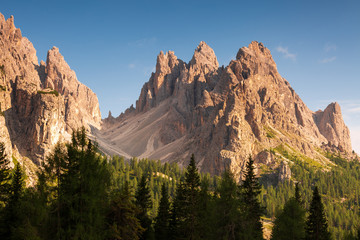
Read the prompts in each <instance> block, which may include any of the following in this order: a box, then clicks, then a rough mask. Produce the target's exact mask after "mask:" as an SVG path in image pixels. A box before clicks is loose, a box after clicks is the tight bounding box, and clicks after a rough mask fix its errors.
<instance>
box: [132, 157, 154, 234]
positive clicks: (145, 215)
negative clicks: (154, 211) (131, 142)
mask: <svg viewBox="0 0 360 240" xmlns="http://www.w3.org/2000/svg"><path fill="white" fill-rule="evenodd" d="M135 162H136V160H135ZM135 203H136V206H137V207H138V209H139V213H138V214H137V217H138V219H139V220H140V223H141V227H142V228H144V229H145V231H144V233H143V235H142V236H141V238H140V239H151V238H153V229H152V226H151V223H152V221H151V219H150V216H149V211H150V209H151V208H152V201H151V194H150V189H149V187H148V186H147V181H146V176H145V174H143V175H142V177H141V180H140V182H139V184H138V187H137V190H136V193H135Z"/></svg>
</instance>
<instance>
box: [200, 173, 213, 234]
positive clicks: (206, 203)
mask: <svg viewBox="0 0 360 240" xmlns="http://www.w3.org/2000/svg"><path fill="white" fill-rule="evenodd" d="M209 187H210V179H209V176H205V177H203V178H202V179H201V188H200V189H201V190H200V196H199V215H198V219H199V232H200V239H209V240H210V239H214V237H215V232H216V230H215V229H216V226H215V219H214V211H215V202H214V198H213V197H212V195H211V193H210V189H209Z"/></svg>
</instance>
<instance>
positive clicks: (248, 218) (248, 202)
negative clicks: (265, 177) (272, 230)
mask: <svg viewBox="0 0 360 240" xmlns="http://www.w3.org/2000/svg"><path fill="white" fill-rule="evenodd" d="M254 168H255V166H254V160H253V159H252V158H251V157H250V158H249V161H248V162H247V164H246V173H245V180H244V181H243V184H242V186H241V192H242V196H243V204H244V209H243V210H244V214H243V216H244V220H243V221H242V224H243V226H242V227H243V234H242V238H243V239H263V232H262V223H261V220H260V216H261V214H262V211H263V209H262V207H261V206H260V202H259V199H258V196H259V194H260V192H261V187H260V184H259V181H258V179H257V178H256V176H255V172H254Z"/></svg>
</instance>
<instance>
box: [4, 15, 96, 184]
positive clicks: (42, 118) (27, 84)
mask: <svg viewBox="0 0 360 240" xmlns="http://www.w3.org/2000/svg"><path fill="white" fill-rule="evenodd" d="M0 66H1V68H0V85H1V86H0V107H1V112H2V114H1V115H0V133H1V136H0V141H2V142H4V143H5V145H6V151H7V155H8V156H9V157H10V159H12V158H11V156H14V157H15V158H17V159H18V161H20V162H21V163H22V162H23V163H24V164H25V165H27V168H26V169H27V171H33V170H34V169H36V167H35V165H34V163H35V164H39V163H40V161H42V160H43V159H45V157H46V155H47V154H48V153H49V152H50V151H51V149H52V148H53V146H54V144H56V143H57V142H58V141H63V140H66V139H69V137H70V134H71V133H72V131H73V129H76V128H79V127H80V126H83V125H84V126H85V127H87V128H88V129H89V128H90V127H89V125H93V126H97V127H98V126H100V122H101V116H100V110H99V103H98V100H97V97H96V95H95V94H94V93H93V92H92V91H91V90H90V89H89V88H88V87H86V86H85V85H83V84H81V83H80V82H79V81H78V80H77V78H76V75H75V73H74V71H72V70H71V69H70V67H69V66H68V64H67V63H66V62H65V60H64V58H63V56H62V55H61V54H60V53H59V49H57V48H56V47H54V48H52V49H51V50H50V51H49V52H48V56H47V60H46V64H45V63H44V62H43V61H41V62H40V64H39V63H38V58H37V56H36V50H35V49H34V47H33V45H32V43H31V42H30V41H29V40H28V39H27V38H25V37H23V36H22V34H21V31H20V29H18V28H16V27H15V25H14V18H13V17H10V18H9V19H7V20H5V18H4V16H3V15H2V14H0ZM32 177H33V175H31V173H30V178H32Z"/></svg>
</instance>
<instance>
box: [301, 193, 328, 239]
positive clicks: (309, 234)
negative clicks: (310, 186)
mask: <svg viewBox="0 0 360 240" xmlns="http://www.w3.org/2000/svg"><path fill="white" fill-rule="evenodd" d="M305 235H306V239H307V240H315V239H316V240H328V239H331V237H330V233H329V231H328V224H327V220H326V216H325V212H324V206H323V204H322V202H321V196H320V194H319V190H318V188H317V186H316V187H315V188H314V191H313V197H312V200H311V203H310V209H309V216H308V219H307V221H306V231H305Z"/></svg>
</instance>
